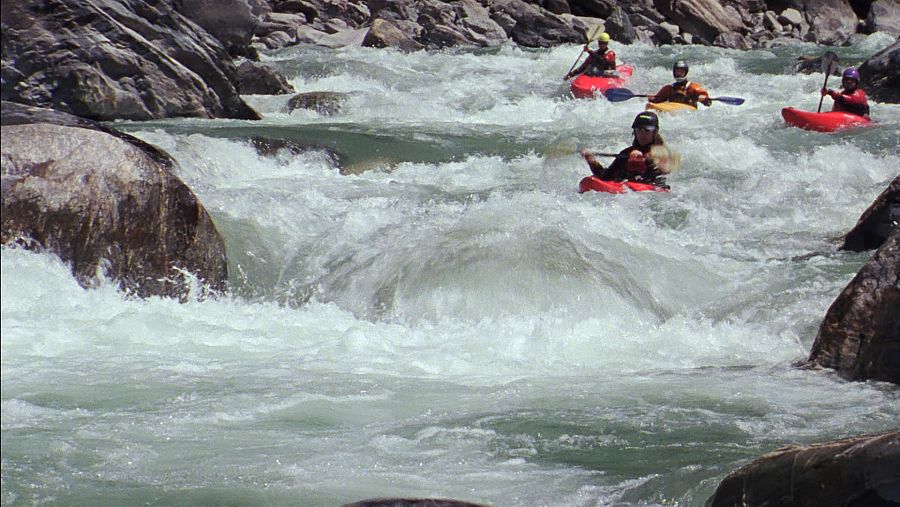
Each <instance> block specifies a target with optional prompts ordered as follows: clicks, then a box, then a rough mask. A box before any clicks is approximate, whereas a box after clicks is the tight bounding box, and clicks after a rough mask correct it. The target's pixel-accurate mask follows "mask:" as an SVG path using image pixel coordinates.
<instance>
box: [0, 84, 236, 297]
mask: <svg viewBox="0 0 900 507" xmlns="http://www.w3.org/2000/svg"><path fill="white" fill-rule="evenodd" d="M2 107H3V114H2V118H3V126H2V127H0V130H2V138H3V143H2V159H0V160H2V188H3V202H2V217H3V218H2V229H0V240H2V243H3V244H5V245H6V244H10V243H15V244H19V245H21V246H23V247H25V248H28V249H32V250H37V251H49V252H52V253H55V254H56V255H58V256H59V257H60V258H61V259H62V260H63V261H65V262H66V263H68V264H69V265H70V266H71V268H72V273H73V275H74V276H75V278H76V279H77V280H78V281H79V283H81V284H82V285H83V286H85V287H91V286H93V285H95V284H96V283H97V279H96V274H97V271H98V269H101V268H102V270H103V272H104V273H105V276H107V277H109V278H110V279H113V280H116V281H117V282H118V283H119V286H120V287H121V288H122V289H123V290H125V291H127V292H129V293H133V294H135V295H138V296H170V297H178V298H181V299H184V298H185V297H187V295H188V294H189V291H190V283H189V281H188V280H186V279H185V277H184V276H183V275H182V273H181V270H185V271H188V272H190V273H193V274H194V275H196V276H197V277H198V278H199V279H200V280H201V281H202V282H204V283H205V284H207V286H208V287H209V288H210V289H213V290H214V291H222V290H224V289H225V283H226V279H227V263H226V259H225V245H224V241H223V240H222V238H221V236H219V233H218V231H217V230H216V227H215V224H214V223H213V221H212V220H211V218H210V216H209V214H208V213H207V212H206V210H205V209H204V208H203V206H202V205H201V204H200V203H199V202H198V201H197V198H196V197H195V196H194V194H193V193H192V192H191V190H190V189H189V188H188V187H187V186H186V185H185V184H184V183H183V182H181V180H179V179H178V178H177V177H176V176H175V175H174V174H173V173H172V168H173V167H174V164H175V162H174V161H173V160H172V159H171V158H170V157H169V156H168V155H167V154H165V153H164V152H162V151H161V150H159V149H157V148H155V147H153V146H151V145H148V144H146V143H144V142H142V141H140V140H138V139H136V138H133V137H131V136H129V135H127V134H122V133H119V132H116V131H113V130H111V129H109V128H107V127H104V126H102V125H100V124H96V123H93V122H90V121H88V120H84V119H81V118H77V117H74V116H71V115H67V114H65V113H60V112H57V111H52V110H47V109H38V108H32V107H29V106H25V105H21V104H14V103H10V102H3V104H2Z"/></svg>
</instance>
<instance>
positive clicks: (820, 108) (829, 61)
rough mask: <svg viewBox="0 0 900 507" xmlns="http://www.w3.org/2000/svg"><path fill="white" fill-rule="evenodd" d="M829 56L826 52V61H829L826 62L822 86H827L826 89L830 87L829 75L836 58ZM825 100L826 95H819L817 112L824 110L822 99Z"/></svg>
mask: <svg viewBox="0 0 900 507" xmlns="http://www.w3.org/2000/svg"><path fill="white" fill-rule="evenodd" d="M829 56H830V55H829V54H828V53H826V54H825V58H826V62H827V63H826V65H825V82H824V83H822V88H825V89H827V88H828V76H830V75H831V65H832V64H833V63H834V60H835V58H829ZM820 95H821V93H820ZM823 100H825V96H824V95H821V96H820V97H819V108H818V109H816V112H817V113H821V112H822V101H823Z"/></svg>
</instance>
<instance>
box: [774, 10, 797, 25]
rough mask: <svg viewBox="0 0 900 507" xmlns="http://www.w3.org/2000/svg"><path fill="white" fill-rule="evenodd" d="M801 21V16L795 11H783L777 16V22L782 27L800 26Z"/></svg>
mask: <svg viewBox="0 0 900 507" xmlns="http://www.w3.org/2000/svg"><path fill="white" fill-rule="evenodd" d="M802 21H803V14H801V13H800V11H798V10H797V9H793V8H791V9H785V10H783V11H781V14H779V15H778V22H779V23H781V24H783V25H791V26H800V22H802Z"/></svg>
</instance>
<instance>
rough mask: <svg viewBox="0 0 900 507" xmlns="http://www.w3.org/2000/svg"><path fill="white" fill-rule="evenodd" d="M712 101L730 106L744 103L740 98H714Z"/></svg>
mask: <svg viewBox="0 0 900 507" xmlns="http://www.w3.org/2000/svg"><path fill="white" fill-rule="evenodd" d="M712 100H717V101H719V102H722V103H724V104H730V105H732V106H739V105H741V104H743V103H744V99H742V98H740V97H716V98H714V99H712Z"/></svg>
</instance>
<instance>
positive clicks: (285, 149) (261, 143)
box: [250, 137, 345, 167]
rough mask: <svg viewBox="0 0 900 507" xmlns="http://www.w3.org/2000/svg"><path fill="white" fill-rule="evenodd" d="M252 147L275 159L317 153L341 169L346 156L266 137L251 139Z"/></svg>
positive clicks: (322, 147) (288, 140)
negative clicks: (311, 152)
mask: <svg viewBox="0 0 900 507" xmlns="http://www.w3.org/2000/svg"><path fill="white" fill-rule="evenodd" d="M250 145H251V146H253V148H254V149H255V150H256V153H258V154H259V155H260V156H263V157H273V158H285V159H289V158H293V157H296V156H297V155H302V154H304V153H308V152H310V151H317V152H321V153H323V154H324V156H325V158H326V159H327V160H328V163H329V164H331V165H333V166H334V167H341V166H342V164H343V160H344V158H345V157H344V156H343V155H341V154H340V153H338V152H336V151H334V150H333V149H331V148H329V147H327V146H322V145H319V144H311V143H305V142H302V141H295V140H292V139H271V138H266V137H252V138H250Z"/></svg>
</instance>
